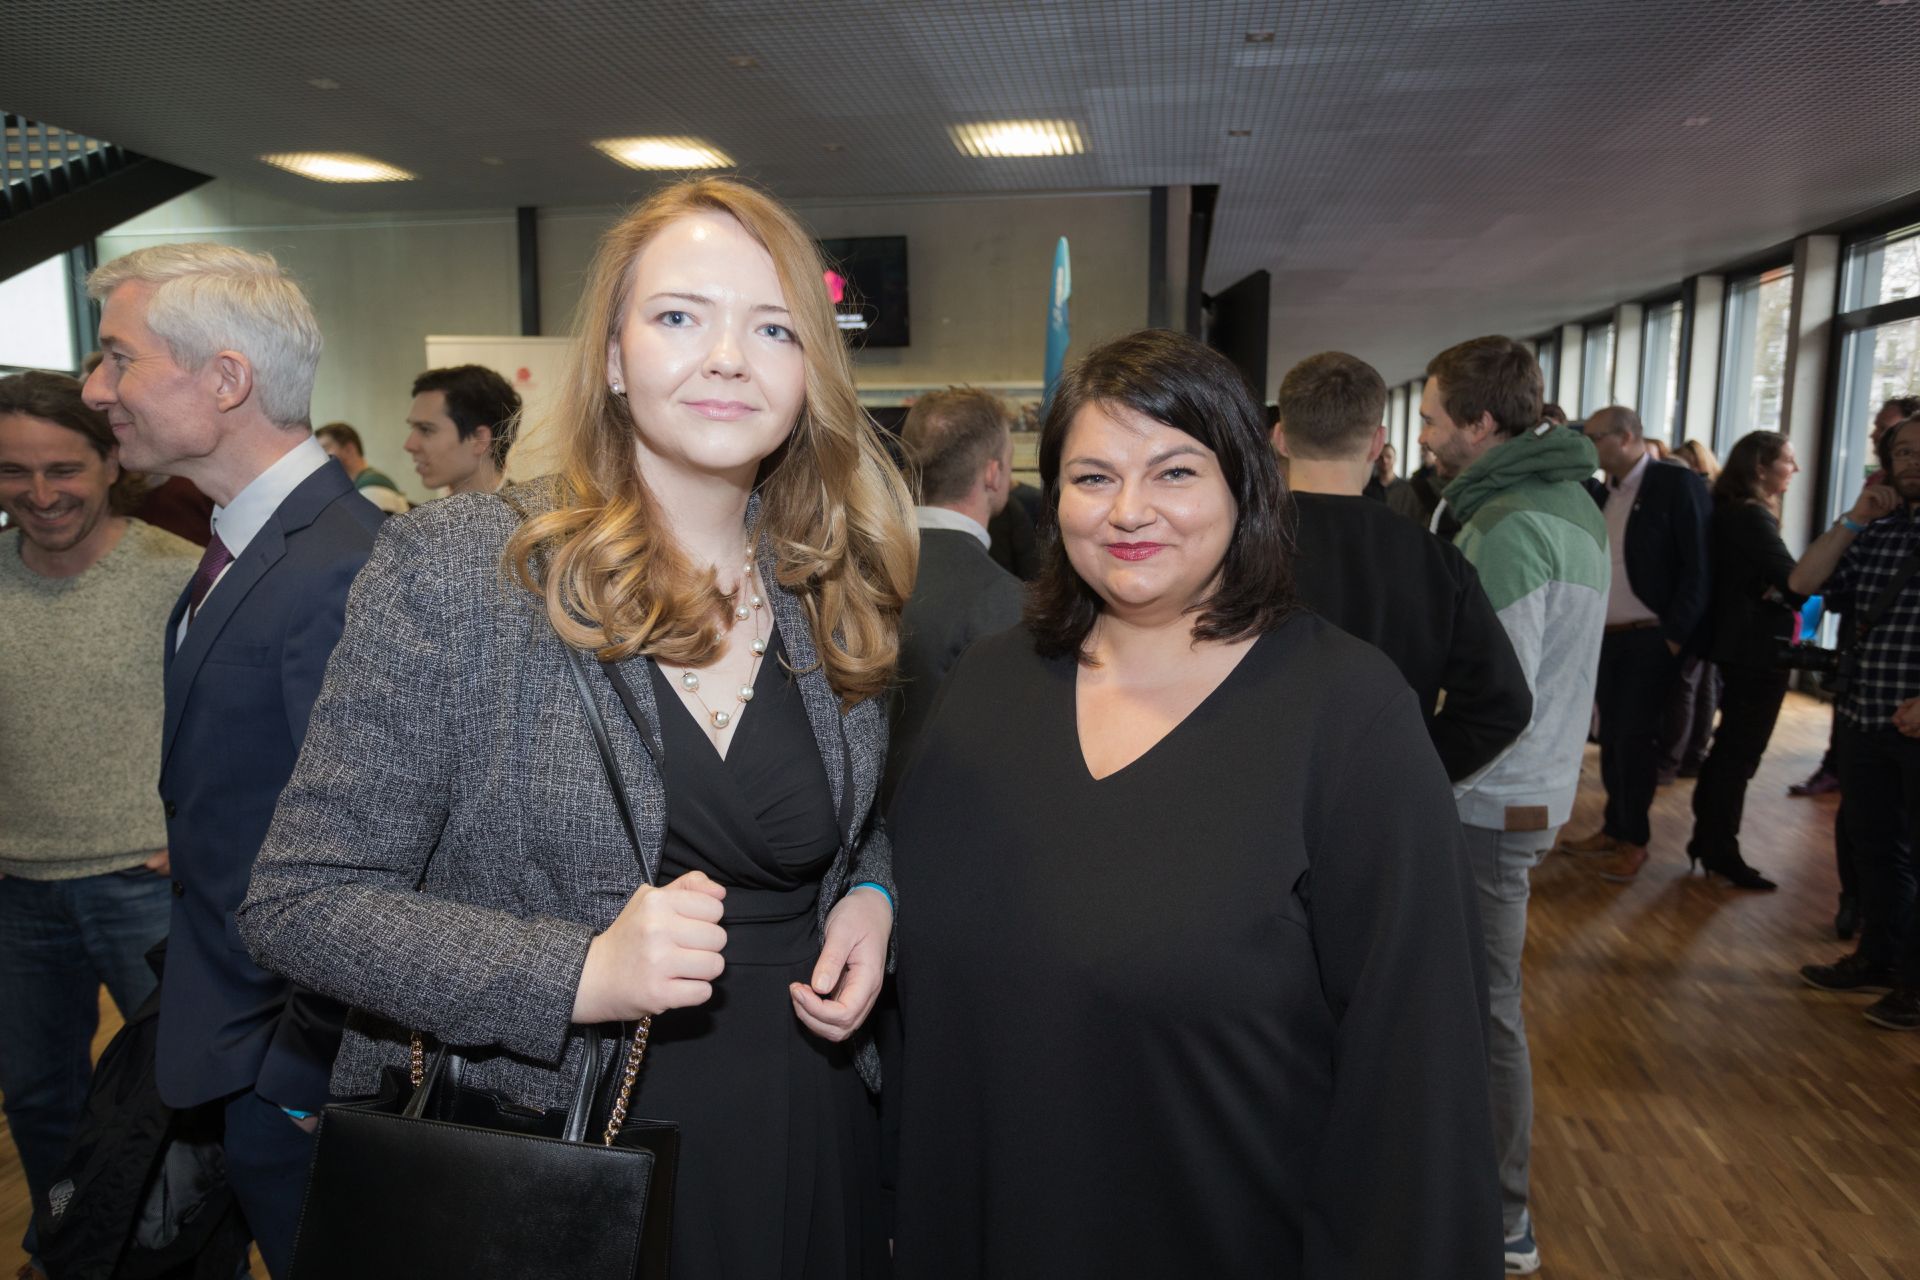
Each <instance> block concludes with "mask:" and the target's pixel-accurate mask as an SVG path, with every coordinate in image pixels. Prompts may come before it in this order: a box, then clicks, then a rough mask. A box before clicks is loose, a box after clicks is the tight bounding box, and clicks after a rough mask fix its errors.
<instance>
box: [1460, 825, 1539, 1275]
mask: <svg viewBox="0 0 1920 1280" xmlns="http://www.w3.org/2000/svg"><path fill="white" fill-rule="evenodd" d="M1462 830H1463V831H1464V832H1465V833H1466V837H1467V858H1468V860H1469V861H1470V862H1471V863H1472V864H1473V883H1474V887H1475V888H1476V889H1477V890H1478V891H1479V892H1478V894H1477V900H1478V902H1479V904H1480V930H1481V933H1482V934H1483V935H1485V938H1486V944H1487V1012H1488V1014H1489V1018H1490V1026H1489V1027H1488V1034H1487V1076H1488V1080H1489V1083H1490V1085H1491V1092H1492V1095H1493V1150H1494V1154H1495V1155H1496V1156H1498V1157H1499V1160H1500V1217H1501V1223H1500V1225H1501V1227H1502V1229H1503V1231H1504V1233H1505V1235H1506V1237H1507V1238H1508V1239H1509V1240H1511V1239H1512V1238H1513V1237H1514V1236H1516V1235H1518V1234H1519V1233H1520V1232H1521V1230H1523V1229H1524V1228H1525V1226H1526V1224H1527V1161H1528V1158H1529V1156H1530V1155H1531V1153H1532V1150H1533V1060H1532V1058H1531V1057H1530V1056H1529V1055H1528V1053H1527V1027H1526V1022H1525V1020H1524V1019H1523V1018H1522V1016H1521V1013H1520V954H1521V952H1522V951H1524V950H1525V949H1526V945H1527V898H1528V896H1529V895H1530V894H1531V893H1532V891H1533V879H1532V876H1533V869H1534V868H1535V867H1536V866H1538V865H1540V859H1541V858H1543V857H1545V856H1546V852H1547V850H1549V849H1551V848H1553V840H1554V836H1555V834H1556V833H1555V832H1553V831H1494V830H1492V829H1490V828H1487V827H1476V826H1472V825H1466V826H1463V827H1462Z"/></svg>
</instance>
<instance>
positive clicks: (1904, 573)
mask: <svg viewBox="0 0 1920 1280" xmlns="http://www.w3.org/2000/svg"><path fill="white" fill-rule="evenodd" d="M1915 573H1920V543H1915V544H1914V548H1913V550H1911V551H1909V552H1907V555H1906V558H1905V559H1904V560H1902V561H1901V562H1900V565H1899V567H1898V568H1896V569H1895V570H1894V571H1893V579H1892V581H1890V582H1888V583H1887V585H1886V586H1885V587H1883V588H1882V589H1881V591H1880V594H1879V595H1877V596H1875V597H1874V598H1873V603H1872V604H1870V605H1868V606H1867V611H1866V612H1865V613H1863V614H1861V615H1860V621H1859V623H1858V624H1857V625H1855V627H1854V628H1853V637H1854V642H1855V643H1856V644H1857V643H1858V642H1859V641H1861V640H1863V639H1865V638H1866V635H1867V632H1869V631H1871V630H1873V629H1874V627H1876V626H1878V625H1879V623H1880V619H1881V618H1883V617H1885V616H1886V613H1887V610H1889V609H1891V608H1892V607H1893V602H1894V601H1895V600H1897V599H1898V598H1899V596H1900V593H1901V592H1902V591H1904V590H1906V586H1907V584H1908V583H1909V582H1912V581H1913V575H1914V574H1915Z"/></svg>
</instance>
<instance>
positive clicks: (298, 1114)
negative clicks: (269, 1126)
mask: <svg viewBox="0 0 1920 1280" xmlns="http://www.w3.org/2000/svg"><path fill="white" fill-rule="evenodd" d="M280 1109H281V1110H282V1111H284V1112H286V1113H287V1114H288V1115H290V1116H292V1117H293V1118H294V1119H295V1120H311V1119H313V1112H311V1111H295V1110H294V1109H293V1108H292V1107H282V1108H280Z"/></svg>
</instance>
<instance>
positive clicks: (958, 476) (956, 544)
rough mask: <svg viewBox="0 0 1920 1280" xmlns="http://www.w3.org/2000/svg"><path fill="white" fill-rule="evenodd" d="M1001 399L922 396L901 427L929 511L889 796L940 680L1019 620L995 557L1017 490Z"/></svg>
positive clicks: (1012, 582)
mask: <svg viewBox="0 0 1920 1280" xmlns="http://www.w3.org/2000/svg"><path fill="white" fill-rule="evenodd" d="M1008 425H1009V422H1008V414H1007V409H1006V406H1005V405H1004V404H1002V403H1001V401H1000V399H999V397H997V396H995V395H993V394H992V393H991V392H988V391H982V390H980V389H979V388H977V387H949V388H947V389H946V390H945V391H935V392H933V393H931V394H929V395H924V396H921V397H920V398H919V399H918V400H916V401H915V402H914V405H913V408H912V410H911V411H910V412H909V413H908V414H907V420H906V422H904V423H903V424H902V425H901V428H900V443H901V448H902V451H903V452H904V454H905V456H906V462H907V467H908V471H909V474H910V475H912V476H913V477H914V479H915V481H916V488H917V492H918V495H919V501H920V505H919V506H918V507H916V508H915V510H914V521H915V523H916V524H917V525H919V527H920V570H919V575H918V577H916V578H915V579H914V584H913V595H912V596H911V597H909V599H908V600H907V604H906V608H905V610H904V611H903V612H902V613H901V616H900V663H899V668H898V675H897V682H896V684H895V686H894V694H893V698H892V707H891V711H892V717H891V718H892V736H891V738H890V740H889V743H888V747H887V771H886V778H885V781H884V783H883V784H882V791H881V794H882V795H883V796H891V795H892V793H893V787H894V785H895V784H896V783H897V782H898V781H899V779H900V774H901V772H902V770H903V769H904V768H905V767H906V765H907V764H908V762H909V761H910V759H911V753H912V748H913V743H914V740H915V739H916V738H917V737H918V736H919V732H920V729H921V726H922V725H923V724H924V723H925V722H926V716H927V712H928V711H929V710H931V709H932V706H933V696H934V693H935V692H936V691H937V690H938V689H939V687H940V681H941V679H942V678H943V677H945V675H946V674H947V671H948V670H949V669H950V668H951V667H952V666H953V664H954V663H955V662H956V661H958V660H959V657H960V655H961V654H962V653H963V652H965V651H966V648H967V646H968V645H970V644H972V643H973V642H974V641H975V640H977V639H979V638H980V637H981V636H985V635H992V634H993V633H994V632H996V631H1004V630H1006V629H1007V628H1008V627H1011V626H1012V625H1014V624H1015V623H1016V622H1018V621H1020V607H1021V604H1022V602H1023V600H1024V594H1023V591H1022V588H1021V584H1020V580H1019V579H1018V578H1016V577H1014V576H1013V575H1012V574H1011V573H1008V572H1007V571H1006V570H1005V569H1003V568H1001V567H1000V566H999V565H997V564H995V563H994V562H993V560H992V559H991V558H989V556H988V554H987V545H988V533H987V525H988V523H989V521H991V520H992V518H993V517H994V516H995V515H997V514H999V512H1000V511H1001V510H1002V509H1004V508H1005V507H1006V506H1007V499H1008V495H1009V493H1010V492H1011V490H1012V487H1013V440H1012V437H1011V435H1010V434H1009V431H1008Z"/></svg>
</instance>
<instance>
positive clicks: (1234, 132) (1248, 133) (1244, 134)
mask: <svg viewBox="0 0 1920 1280" xmlns="http://www.w3.org/2000/svg"><path fill="white" fill-rule="evenodd" d="M1227 136H1228V137H1229V138H1251V137H1252V136H1253V130H1251V129H1229V130H1227Z"/></svg>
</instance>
